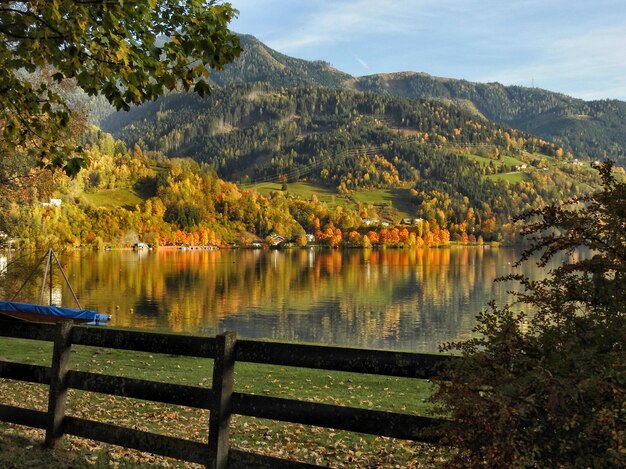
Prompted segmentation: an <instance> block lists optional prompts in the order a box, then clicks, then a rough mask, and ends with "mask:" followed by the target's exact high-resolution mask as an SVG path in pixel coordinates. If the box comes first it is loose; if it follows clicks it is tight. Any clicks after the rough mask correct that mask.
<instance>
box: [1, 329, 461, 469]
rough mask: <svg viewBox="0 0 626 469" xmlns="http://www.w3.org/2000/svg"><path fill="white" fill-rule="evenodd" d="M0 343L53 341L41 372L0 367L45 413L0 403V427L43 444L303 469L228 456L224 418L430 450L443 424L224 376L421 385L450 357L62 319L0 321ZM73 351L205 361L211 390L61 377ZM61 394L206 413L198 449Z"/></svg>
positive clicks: (214, 464) (216, 464)
mask: <svg viewBox="0 0 626 469" xmlns="http://www.w3.org/2000/svg"><path fill="white" fill-rule="evenodd" d="M0 336H5V337H15V338H24V339H35V340H43V341H52V342H54V346H53V352H52V366H51V367H46V366H38V365H29V364H23V363H15V362H10V361H0V378H6V379H13V380H20V381H26V382H32V383H41V384H48V385H49V401H48V411H47V412H43V411H38V410H33V409H26V408H22V407H14V406H9V405H4V404H2V403H0V421H4V422H10V423H15V424H20V425H26V426H30V427H35V428H41V429H45V430H46V437H45V438H46V441H45V443H46V445H48V446H54V445H55V444H56V443H57V442H58V441H59V439H60V438H61V437H62V435H64V434H69V435H75V436H79V437H83V438H89V439H93V440H98V441H101V442H105V443H110V444H114V445H119V446H124V447H127V448H134V449H137V450H140V451H146V452H151V453H154V454H159V455H163V456H168V457H172V458H176V459H181V460H185V461H189V462H194V463H200V464H204V465H206V466H207V467H210V468H220V469H221V468H224V467H302V468H304V467H317V466H312V465H309V464H304V463H300V462H296V461H289V460H284V459H278V458H274V457H269V456H264V455H260V454H255V453H250V452H244V451H239V450H236V449H229V441H228V438H229V435H228V431H229V420H230V416H231V415H232V414H240V415H247V416H251V417H258V418H264V419H273V420H279V421H283V422H291V423H300V424H304V425H314V426H319V427H326V428H334V429H337V430H346V431H351V432H359V433H367V434H372V435H379V436H387V437H393V438H401V439H407V440H413V441H422V442H430V443H437V442H438V441H439V440H440V437H441V425H442V423H443V421H442V420H438V419H434V418H429V417H421V416H415V415H408V414H401V413H395V412H384V411H378V410H369V409H362V408H353V407H344V406H337V405H330V404H320V403H313V402H305V401H299V400H294V399H285V398H278V397H269V396H260V395H253V394H246V393H238V392H234V391H233V369H234V365H235V362H236V361H240V362H252V363H263V364H272V365H281V366H295V367H304V368H314V369H325V370H334V371H348V372H356V373H369V374H376V375H387V376H397V377H411V378H421V379H426V378H429V377H432V376H433V375H434V374H435V373H436V371H437V369H438V368H439V367H440V366H441V365H442V364H443V363H444V362H445V361H447V360H450V359H451V357H445V356H439V355H427V354H413V353H402V352H386V351H375V350H362V349H350V348H341V347H327V346H316V345H298V344H284V343H275V342H261V341H254V340H237V339H236V336H235V334H234V333H232V332H227V333H224V334H221V335H218V336H217V337H197V336H181V335H172V334H156V333H145V332H134V331H122V330H115V329H109V328H93V327H83V326H73V325H72V324H71V323H69V322H66V323H60V324H56V325H53V324H29V323H17V322H11V323H7V322H4V323H0ZM74 344H76V345H87V346H96V347H105V348H113V349H124V350H135V351H142V352H151V353H167V354H168V355H182V356H192V357H201V358H212V359H214V367H213V382H212V388H211V389H207V388H201V387H198V386H187V385H180V384H169V383H161V382H155V381H148V380H139V379H132V378H124V377H116V376H109V375H104V374H96V373H88V372H81V371H74V370H70V369H69V366H68V362H69V355H70V349H71V346H72V345H74ZM70 388H71V389H79V390H83V391H91V392H97V393H104V394H109V395H114V396H121V397H129V398H135V399H144V400H149V401H155V402H162V403H168V404H176V405H181V406H189V407H196V408H201V409H208V410H209V411H210V414H209V422H208V440H207V441H208V442H207V443H200V442H195V441H189V440H185V439H180V438H174V437H170V436H165V435H160V434H155V433H150V432H145V431H140V430H136V429H132V428H127V427H121V426H117V425H111V424H107V423H102V422H97V421H93V420H88V419H83V418H77V417H73V416H66V415H65V403H66V395H67V390H68V389H70Z"/></svg>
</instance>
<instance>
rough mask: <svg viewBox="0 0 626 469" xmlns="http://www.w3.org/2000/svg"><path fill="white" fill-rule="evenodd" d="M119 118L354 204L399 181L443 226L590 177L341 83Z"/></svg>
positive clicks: (147, 140)
mask: <svg viewBox="0 0 626 469" xmlns="http://www.w3.org/2000/svg"><path fill="white" fill-rule="evenodd" d="M125 119H126V121H125V123H120V122H119V121H118V126H117V129H116V135H117V136H119V137H120V138H122V139H123V140H124V141H125V142H126V143H127V144H128V145H130V146H132V145H134V144H139V146H141V147H143V148H146V149H148V150H151V151H156V152H163V153H165V154H166V155H168V156H170V157H174V156H185V157H191V158H193V159H194V160H196V161H198V162H200V163H204V164H207V165H209V166H210V167H212V168H214V169H215V170H216V171H217V173H218V175H219V176H220V177H222V178H225V179H228V180H231V181H236V182H240V183H245V184H251V183H262V182H275V183H294V182H297V181H308V182H310V183H313V184H315V185H317V186H320V187H325V188H327V190H330V191H332V192H334V193H335V194H336V195H340V196H341V197H342V198H344V199H348V200H352V201H353V205H354V206H357V205H358V202H359V200H358V198H359V197H361V194H362V193H363V192H364V191H366V192H369V194H370V195H371V194H376V193H377V194H378V196H371V197H369V198H366V199H367V202H370V203H374V204H377V205H379V206H382V205H385V204H386V203H387V202H385V200H384V197H383V194H384V191H392V192H393V191H394V190H395V192H393V193H395V194H396V197H393V200H391V201H389V203H390V204H391V205H392V206H393V207H394V208H395V209H396V210H397V213H399V214H407V215H408V216H411V217H413V216H419V217H423V218H425V219H429V220H430V219H433V218H434V219H437V222H438V224H439V225H441V226H447V225H448V224H461V223H464V222H466V219H467V217H468V212H472V213H473V214H474V215H472V216H475V217H476V218H477V219H478V220H482V219H483V218H485V217H486V218H492V217H493V218H494V223H496V224H497V225H502V224H504V223H507V222H508V220H509V217H510V216H511V215H512V214H514V213H516V212H517V211H519V210H521V209H528V208H531V207H536V206H538V205H541V204H543V203H545V202H546V201H550V200H556V199H560V198H562V197H565V196H568V195H573V194H574V193H576V192H581V191H585V190H587V189H588V187H589V185H588V183H589V182H592V181H593V180H594V177H595V176H594V172H593V171H591V170H590V168H589V166H588V165H587V167H586V168H585V167H580V166H576V165H575V163H574V162H573V160H572V159H571V156H568V155H567V153H565V152H564V151H563V149H562V148H559V147H557V146H556V145H554V144H551V143H549V142H547V141H545V140H543V139H540V138H537V137H535V136H533V135H531V134H527V133H524V132H521V131H519V130H516V129H512V128H510V127H506V126H501V125H497V124H494V123H492V122H490V121H488V120H485V119H483V118H482V117H479V116H476V115H475V114H473V113H471V112H468V111H463V110H461V109H459V108H458V107H456V106H454V105H452V104H447V103H445V102H442V101H427V100H409V99H406V98H398V97H391V96H380V95H376V94H373V93H363V92H358V91H351V90H345V89H336V88H327V87H319V86H306V87H300V88H274V87H272V86H270V85H269V84H267V83H257V84H245V85H237V86H231V87H228V88H223V89H220V90H217V91H216V92H215V93H214V94H213V96H212V97H210V98H208V99H200V98H198V97H195V96H193V95H186V94H174V95H170V96H168V97H166V98H164V99H162V100H161V101H159V102H158V103H154V104H151V105H149V106H144V107H142V108H139V109H135V110H133V111H132V112H131V113H130V114H128V115H126V116H125ZM381 191H383V192H381ZM387 194H389V192H387ZM470 209H471V210H470ZM472 216H470V218H472ZM386 217H387V218H390V219H393V218H394V215H393V212H391V213H388V214H387V215H386ZM396 218H397V216H396Z"/></svg>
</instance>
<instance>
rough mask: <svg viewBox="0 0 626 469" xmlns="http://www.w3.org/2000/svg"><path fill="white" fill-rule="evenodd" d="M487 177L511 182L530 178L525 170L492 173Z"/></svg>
mask: <svg viewBox="0 0 626 469" xmlns="http://www.w3.org/2000/svg"><path fill="white" fill-rule="evenodd" d="M487 177H488V178H489V179H492V180H494V181H507V182H510V183H511V184H515V183H516V182H522V181H527V180H528V174H527V173H525V172H523V171H516V172H513V173H501V174H492V175H490V176H487Z"/></svg>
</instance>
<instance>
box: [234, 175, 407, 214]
mask: <svg viewBox="0 0 626 469" xmlns="http://www.w3.org/2000/svg"><path fill="white" fill-rule="evenodd" d="M241 187H242V188H245V189H249V188H252V189H255V190H257V191H258V192H259V193H261V194H265V195H267V194H270V193H271V192H274V191H280V190H281V188H282V184H281V183H276V182H264V183H259V184H244V185H242V186H241ZM286 194H292V195H297V196H300V197H303V198H305V199H310V198H311V196H312V195H315V196H316V197H317V198H318V200H319V201H320V202H323V203H326V204H327V205H328V206H329V207H337V206H343V207H348V208H351V209H354V208H356V204H355V202H358V203H361V204H365V205H369V204H371V205H375V206H376V205H378V206H380V205H391V206H392V207H393V208H395V209H396V210H397V211H398V212H399V214H400V216H402V217H408V216H410V214H411V213H412V212H413V210H412V208H411V205H410V203H409V195H408V189H403V188H394V189H372V190H360V191H357V192H352V193H350V194H348V195H343V194H338V193H337V191H335V190H334V189H333V188H329V187H324V186H321V185H317V184H311V183H308V182H294V183H289V184H287V191H286ZM353 201H354V202H353Z"/></svg>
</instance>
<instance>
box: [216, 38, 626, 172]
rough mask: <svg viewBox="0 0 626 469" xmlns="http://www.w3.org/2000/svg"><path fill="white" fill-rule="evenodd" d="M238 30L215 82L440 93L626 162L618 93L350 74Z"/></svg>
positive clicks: (421, 75)
mask: <svg viewBox="0 0 626 469" xmlns="http://www.w3.org/2000/svg"><path fill="white" fill-rule="evenodd" d="M240 37H241V42H242V46H243V48H244V52H243V53H242V55H241V56H240V57H239V58H238V59H236V60H235V61H234V62H233V63H232V64H229V65H227V66H226V67H225V69H224V71H223V72H220V73H216V74H213V75H212V80H213V82H214V83H215V84H216V85H217V86H220V87H223V86H228V85H232V84H238V83H254V82H270V83H272V84H273V85H274V86H279V87H280V86H283V87H294V86H303V85H321V86H331V87H335V88H344V89H354V90H357V91H370V92H372V93H375V94H380V95H388V96H400V97H406V98H413V99H415V98H424V99H447V100H451V101H452V102H455V103H459V105H460V106H461V107H463V108H465V109H466V110H474V112H476V113H477V114H479V115H482V116H484V117H486V118H487V119H489V120H492V121H494V122H496V123H502V124H506V125H509V126H511V127H514V128H519V129H520V130H524V131H527V132H531V133H534V134H535V135H537V136H539V137H542V138H545V139H548V140H551V141H553V142H554V143H556V144H558V145H560V146H564V147H566V148H568V149H571V150H572V151H573V153H574V154H576V156H579V157H588V158H589V159H597V158H602V159H604V158H610V159H613V160H617V161H618V162H619V163H621V164H625V163H626V156H625V155H626V102H624V101H620V100H608V99H607V100H592V101H585V100H582V99H580V98H575V97H571V96H568V95H566V94H563V93H559V92H554V91H549V90H545V89H541V88H528V87H523V86H515V85H502V84H500V83H497V82H490V83H479V82H471V81H467V80H463V79H456V78H449V77H438V76H434V75H430V74H428V73H426V72H423V71H401V72H394V73H379V74H371V75H364V76H359V77H354V76H352V75H350V74H348V73H345V72H342V71H341V70H338V69H336V68H334V67H332V66H331V65H330V64H329V63H328V62H324V61H322V60H317V61H307V60H304V59H298V58H294V57H290V56H288V55H286V54H283V53H281V52H278V51H276V50H274V49H272V48H270V47H268V46H267V45H265V44H264V43H263V42H261V41H260V40H259V39H257V38H255V37H254V36H250V35H245V34H243V35H241V36H240ZM470 103H471V105H470Z"/></svg>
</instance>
